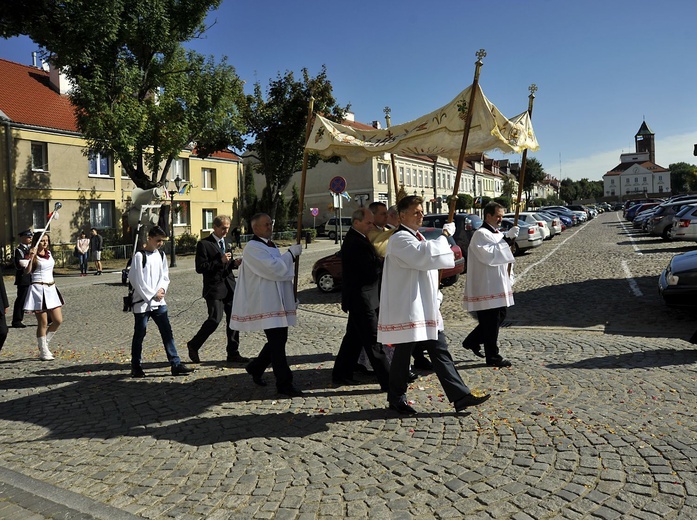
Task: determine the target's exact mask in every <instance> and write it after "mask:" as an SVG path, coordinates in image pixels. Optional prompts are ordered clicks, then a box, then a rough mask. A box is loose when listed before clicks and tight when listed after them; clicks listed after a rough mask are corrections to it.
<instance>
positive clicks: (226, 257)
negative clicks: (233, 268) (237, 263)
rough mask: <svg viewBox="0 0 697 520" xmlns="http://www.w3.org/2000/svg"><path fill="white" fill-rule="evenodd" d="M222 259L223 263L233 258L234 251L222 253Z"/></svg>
mask: <svg viewBox="0 0 697 520" xmlns="http://www.w3.org/2000/svg"><path fill="white" fill-rule="evenodd" d="M220 259H221V260H222V261H223V264H227V263H228V262H229V261H230V260H231V259H232V253H229V252H228V253H225V254H224V255H221V257H220Z"/></svg>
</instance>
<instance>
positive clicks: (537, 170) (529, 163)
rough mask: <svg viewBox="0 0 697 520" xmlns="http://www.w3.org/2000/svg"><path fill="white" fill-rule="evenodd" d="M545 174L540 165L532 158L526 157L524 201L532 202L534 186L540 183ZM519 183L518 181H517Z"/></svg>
mask: <svg viewBox="0 0 697 520" xmlns="http://www.w3.org/2000/svg"><path fill="white" fill-rule="evenodd" d="M546 176H547V174H546V173H545V171H544V169H543V168H542V163H541V162H540V161H538V160H537V159H535V158H534V157H528V158H527V159H526V161H525V178H524V179H523V191H524V192H525V195H526V200H528V201H530V200H532V193H533V191H534V189H535V185H536V184H538V183H541V182H542V181H543V180H544V179H545V177H546ZM518 180H519V181H520V179H518Z"/></svg>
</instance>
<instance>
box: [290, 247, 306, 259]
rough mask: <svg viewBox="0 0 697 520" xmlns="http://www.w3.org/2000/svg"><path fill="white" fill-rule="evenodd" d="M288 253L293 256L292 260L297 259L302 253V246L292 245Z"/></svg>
mask: <svg viewBox="0 0 697 520" xmlns="http://www.w3.org/2000/svg"><path fill="white" fill-rule="evenodd" d="M288 251H290V254H291V255H293V258H298V257H299V256H300V255H301V254H302V252H303V246H302V244H293V245H292V246H290V247H289V248H288Z"/></svg>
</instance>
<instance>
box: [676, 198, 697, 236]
mask: <svg viewBox="0 0 697 520" xmlns="http://www.w3.org/2000/svg"><path fill="white" fill-rule="evenodd" d="M670 235H671V238H672V239H673V240H689V241H697V204H689V205H687V206H685V207H684V208H683V209H681V210H680V211H679V212H678V213H677V214H676V215H675V216H674V217H673V229H672V232H671V234H670Z"/></svg>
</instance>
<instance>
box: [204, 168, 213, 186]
mask: <svg viewBox="0 0 697 520" xmlns="http://www.w3.org/2000/svg"><path fill="white" fill-rule="evenodd" d="M201 174H202V175H203V185H202V187H201V189H203V190H214V189H215V169H214V168H201Z"/></svg>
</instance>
